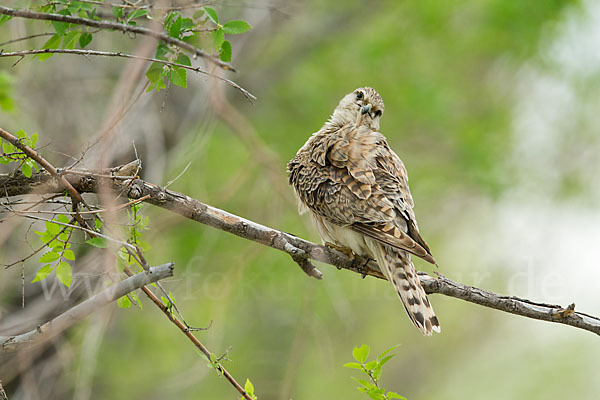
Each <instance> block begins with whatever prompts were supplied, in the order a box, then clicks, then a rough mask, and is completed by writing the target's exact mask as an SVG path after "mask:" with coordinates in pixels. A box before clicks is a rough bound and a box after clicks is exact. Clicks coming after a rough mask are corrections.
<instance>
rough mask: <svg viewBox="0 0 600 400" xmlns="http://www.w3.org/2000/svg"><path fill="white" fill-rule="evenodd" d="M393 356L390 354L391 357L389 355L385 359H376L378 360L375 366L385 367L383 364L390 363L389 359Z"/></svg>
mask: <svg viewBox="0 0 600 400" xmlns="http://www.w3.org/2000/svg"><path fill="white" fill-rule="evenodd" d="M394 355H395V354H391V355H389V356H387V357H383V358H382V359H381V360H379V359H378V360H377V366H378V367H383V366H384V365H385V363H386V362H388V361H390V359H391V358H392V357H394Z"/></svg>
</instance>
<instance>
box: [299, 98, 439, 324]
mask: <svg viewBox="0 0 600 400" xmlns="http://www.w3.org/2000/svg"><path fill="white" fill-rule="evenodd" d="M383 108H384V106H383V100H382V99H381V96H380V95H379V94H378V93H377V92H376V91H375V90H374V89H372V88H370V87H364V88H359V89H356V90H355V91H354V92H352V93H350V94H348V95H346V96H345V97H344V98H343V99H342V100H341V101H340V103H339V104H338V106H337V108H336V109H335V110H334V111H333V114H332V115H331V117H330V118H329V121H327V122H326V123H325V125H323V127H322V128H321V129H320V130H319V131H318V132H316V133H315V134H313V135H312V136H311V137H310V138H309V139H308V141H307V142H306V144H304V146H302V148H300V150H298V153H297V154H296V157H294V158H293V159H292V160H291V161H290V162H289V163H288V172H289V174H290V184H291V185H292V186H293V187H294V191H295V193H296V196H297V197H298V200H299V208H300V212H301V213H303V212H305V211H309V213H310V215H311V217H312V220H313V222H314V223H315V225H316V227H317V229H318V231H319V233H320V234H321V237H322V238H323V241H324V242H325V243H326V244H327V245H329V246H330V247H333V248H336V249H338V250H342V251H346V252H347V253H349V254H350V255H351V254H352V252H353V253H354V254H358V255H361V256H366V257H369V258H372V259H375V260H376V261H377V264H378V265H379V267H380V268H381V270H382V272H383V273H384V275H385V276H386V277H387V279H388V280H389V281H390V282H391V283H392V285H394V288H395V289H396V292H397V293H398V296H400V300H402V304H403V305H404V308H405V309H406V312H407V313H408V316H409V317H410V320H411V321H412V323H413V324H414V325H415V326H416V327H417V328H418V329H419V330H420V331H421V332H422V333H423V334H425V335H431V333H432V331H436V332H440V324H439V322H438V319H437V317H436V316H435V314H434V312H433V308H432V307H431V304H430V303H429V300H428V299H427V296H426V294H425V291H424V290H423V287H422V286H421V283H420V282H419V278H418V277H417V273H416V271H415V267H414V265H413V263H412V260H411V258H410V254H414V255H416V256H419V257H421V258H423V259H424V260H427V261H429V262H430V263H432V264H435V260H434V259H433V256H432V255H431V251H430V250H429V247H427V244H426V243H425V241H424V240H423V238H422V237H421V235H420V234H419V229H418V227H417V220H416V218H415V213H414V211H413V206H414V204H413V199H412V196H411V194H410V190H409V188H408V176H407V173H406V168H405V167H404V164H403V163H402V161H401V160H400V158H399V157H398V156H397V155H396V153H394V151H393V150H392V149H390V147H389V145H388V144H387V141H386V139H385V137H384V136H383V135H382V134H381V133H380V132H379V120H380V119H381V116H382V114H383Z"/></svg>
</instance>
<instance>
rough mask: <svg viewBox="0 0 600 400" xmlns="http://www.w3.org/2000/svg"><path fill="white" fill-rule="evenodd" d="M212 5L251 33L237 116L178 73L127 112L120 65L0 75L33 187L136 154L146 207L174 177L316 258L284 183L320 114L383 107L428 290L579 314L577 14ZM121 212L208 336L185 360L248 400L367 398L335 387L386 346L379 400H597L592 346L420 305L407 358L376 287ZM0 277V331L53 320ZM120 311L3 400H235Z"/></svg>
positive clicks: (45, 359) (582, 178)
mask: <svg viewBox="0 0 600 400" xmlns="http://www.w3.org/2000/svg"><path fill="white" fill-rule="evenodd" d="M214 6H215V7H216V8H217V10H218V11H219V13H220V15H221V16H222V18H225V19H245V20H247V21H249V22H250V23H251V24H252V25H253V26H254V29H253V30H252V31H251V32H249V33H248V34H245V35H241V36H239V37H236V38H234V41H233V49H234V53H233V64H234V65H235V66H236V67H237V68H238V70H239V72H238V73H236V74H229V75H228V77H230V78H232V79H234V80H235V81H236V82H238V83H240V84H241V85H242V86H244V87H245V88H247V89H248V90H250V91H251V92H252V93H253V94H255V95H256V96H257V98H258V99H257V100H256V102H255V103H254V104H250V103H249V102H248V101H247V100H246V99H245V98H244V97H243V96H242V95H241V94H240V93H239V92H236V91H235V90H233V89H231V88H229V87H227V86H225V85H223V84H221V83H215V82H214V81H213V80H211V79H207V78H206V77H202V76H195V75H192V74H190V75H189V87H188V88H187V89H183V88H179V87H170V88H169V89H168V90H166V91H161V92H160V93H156V92H153V93H144V94H142V95H141V96H140V97H139V98H138V97H137V93H138V91H139V88H140V87H142V86H143V84H144V80H145V78H144V76H143V74H144V71H145V69H144V68H145V66H141V67H140V66H139V65H138V63H136V62H134V61H128V60H121V59H114V58H104V59H101V58H95V59H86V58H83V57H75V56H53V57H52V58H50V59H49V60H47V61H45V62H43V63H42V62H40V61H38V60H36V59H33V58H30V59H24V60H22V61H21V62H20V63H18V64H17V65H16V66H14V67H11V65H12V63H13V62H14V59H12V60H6V59H2V60H0V69H1V70H0V91H2V92H3V93H8V95H9V97H11V98H12V99H13V102H12V104H9V103H3V104H4V105H3V109H2V110H1V111H0V123H1V125H2V127H3V128H5V129H7V130H9V131H11V132H15V131H16V130H18V129H24V130H25V131H26V132H27V133H29V134H31V133H33V132H38V133H39V136H40V142H39V143H40V145H43V146H46V147H44V149H43V154H44V156H46V157H47V158H48V159H50V160H51V161H52V162H53V163H54V164H55V165H67V164H68V163H70V162H72V160H71V159H70V158H69V157H68V156H66V155H70V156H72V157H79V155H80V154H81V152H82V150H84V149H85V148H86V146H87V145H88V144H89V143H91V142H93V141H94V140H95V139H96V138H98V137H99V135H101V134H105V133H106V132H107V131H110V133H109V134H108V140H105V141H103V142H102V143H101V144H100V145H97V146H96V147H93V148H92V149H90V151H89V152H88V153H87V155H86V158H85V159H84V163H85V165H86V166H89V167H93V166H94V165H97V163H98V162H99V160H104V162H105V163H107V164H110V165H117V164H120V163H125V162H128V161H131V160H132V159H133V158H134V157H135V154H134V150H133V142H135V147H136V149H137V152H138V154H139V156H140V158H141V159H142V161H143V166H144V169H143V177H144V178H145V179H147V180H149V181H152V182H154V183H157V184H166V183H167V182H168V181H170V180H172V179H173V178H175V177H176V176H177V175H179V174H180V172H181V171H182V170H183V169H184V168H185V166H186V165H187V164H188V163H189V162H191V165H190V167H189V169H188V170H187V171H186V173H184V174H183V175H182V176H181V177H180V178H179V179H178V180H177V181H176V182H174V183H173V184H172V185H171V187H170V188H171V189H173V190H177V191H180V192H183V193H186V194H188V195H189V196H191V197H195V198H197V199H199V200H201V201H203V202H206V203H208V204H211V205H214V206H216V207H219V208H222V209H224V210H227V211H229V212H232V213H235V214H237V215H241V216H244V217H246V218H248V219H251V220H254V221H256V222H259V223H262V224H265V225H268V226H271V227H274V228H278V229H281V230H284V231H286V232H292V233H294V234H296V235H298V236H301V237H303V238H307V239H309V240H313V241H318V240H319V238H318V234H317V232H316V230H315V229H314V228H313V227H312V226H311V225H310V221H309V219H308V217H306V216H304V217H302V216H299V215H298V213H297V210H296V204H295V201H294V199H293V196H292V192H291V189H290V188H289V187H288V186H287V181H286V173H285V164H286V162H287V160H289V159H290V158H292V157H293V155H294V154H295V152H296V150H297V149H298V148H299V147H300V146H301V145H302V144H303V143H304V142H305V141H306V139H307V138H308V136H309V135H310V134H311V133H312V132H314V131H316V130H318V129H319V128H320V126H321V125H322V124H323V122H324V121H325V120H326V119H327V118H328V116H329V114H330V113H331V111H332V110H333V108H334V107H335V106H336V104H337V102H338V101H339V99H340V98H341V97H342V96H343V95H345V94H346V93H348V92H350V91H352V90H354V89H355V88H356V87H360V86H367V85H368V86H372V87H374V88H375V89H377V90H378V91H379V93H380V94H381V95H382V97H383V99H384V101H385V104H386V112H385V115H384V116H383V119H382V127H381V129H382V132H383V133H384V134H385V135H386V136H387V138H388V140H389V142H390V144H391V146H392V147H393V148H394V149H395V150H396V152H397V153H398V154H399V155H400V157H401V158H402V159H403V160H404V162H405V164H406V165H407V168H408V171H409V176H410V183H411V190H412V194H413V197H414V199H415V202H416V209H415V211H416V214H417V218H418V220H419V224H420V228H421V232H422V234H423V236H424V237H425V238H426V240H427V241H428V243H429V244H430V247H431V248H432V250H433V253H434V254H435V256H436V259H437V260H438V262H439V264H440V268H439V272H441V273H442V274H444V275H446V276H448V277H449V278H451V279H454V280H458V281H460V282H463V283H465V284H470V285H475V286H478V287H481V288H484V289H487V290H492V291H496V292H499V293H503V294H508V295H518V296H521V297H527V298H530V299H532V300H538V301H544V302H549V303H560V304H563V305H566V304H569V303H571V302H575V303H576V305H577V309H578V310H580V311H584V312H588V313H591V314H596V315H597V314H600V297H599V296H598V284H597V282H598V281H599V279H600V268H599V267H600V265H599V261H598V260H600V185H599V183H600V182H599V179H598V171H600V156H599V151H600V135H599V127H600V120H599V119H598V115H599V114H598V109H599V108H598V107H599V106H600V91H599V90H598V89H600V56H599V54H600V53H598V51H597V49H598V48H599V47H600V3H598V2H595V1H593V0H588V1H578V2H576V1H564V0H546V1H527V2H513V1H506V0H482V1H458V0H451V1H435V0H421V1H407V0H403V1H392V0H390V1H369V2H365V1H354V0H348V1H344V2H339V1H332V0H329V1H324V0H318V1H313V0H303V1H293V2H292V1H290V2H286V1H277V0H272V1H263V0H256V1H247V2H229V1H228V2H223V3H220V2H216V3H215V4H214ZM41 29H42V31H43V28H41ZM38 31H40V25H39V24H33V23H31V22H27V21H23V20H19V19H13V20H11V21H10V22H8V23H7V24H5V25H4V26H2V28H0V41H2V42H3V41H7V40H10V39H11V38H15V37H19V36H25V35H27V34H31V33H35V32H38ZM43 42H44V39H37V40H34V41H33V42H25V43H18V44H15V45H12V47H9V46H6V47H5V49H9V48H10V49H26V48H34V47H35V46H38V48H39V46H41V44H43ZM90 47H91V48H94V49H99V50H113V49H122V50H124V51H128V52H140V53H139V54H145V53H144V52H147V53H149V54H152V53H153V48H152V46H148V44H147V43H146V41H144V39H143V38H134V39H132V38H130V37H128V36H124V35H122V34H118V33H104V34H102V35H97V36H96V37H95V38H94V41H93V42H92V44H91V45H90ZM215 72H218V71H215ZM134 100H135V101H134ZM11 106H12V107H11ZM124 110H125V111H126V112H124ZM117 120H118V122H116V123H114V121H117ZM113 125H114V126H113ZM143 212H144V213H145V214H146V215H148V216H149V217H150V224H149V230H148V231H147V232H146V233H145V240H146V241H147V242H149V243H150V244H151V246H152V248H151V250H150V251H148V252H147V257H148V259H149V261H150V262H151V263H152V264H159V263H164V262H168V261H174V262H175V263H176V276H175V277H174V278H173V279H170V280H168V281H167V282H165V286H166V287H167V288H168V289H169V290H171V291H172V293H173V294H174V295H175V298H176V300H177V303H178V306H179V308H180V310H181V311H182V312H183V314H184V316H185V317H186V320H187V321H188V322H189V323H190V324H191V325H194V326H206V325H208V324H209V323H210V322H211V321H212V325H211V327H210V329H209V330H207V331H204V332H199V333H198V336H199V338H200V340H201V341H203V342H204V343H205V344H206V345H207V346H208V347H209V348H210V349H211V350H212V351H213V352H215V353H217V354H222V353H224V352H225V351H226V350H227V349H230V350H229V358H230V359H231V361H229V362H226V367H227V368H228V369H229V371H230V372H231V373H232V374H233V375H234V376H235V377H237V378H238V380H240V381H244V380H245V378H246V377H249V378H250V379H251V380H252V382H253V383H254V385H255V388H256V392H257V394H258V396H259V398H260V399H265V400H267V399H286V400H287V399H294V400H305V399H364V398H367V396H366V395H364V394H361V393H358V392H357V391H356V389H355V387H356V383H355V382H354V381H352V379H351V376H357V374H356V373H355V371H353V370H350V369H347V368H343V367H342V365H343V364H344V363H345V362H348V361H351V351H352V348H353V347H354V346H357V345H361V344H363V343H365V344H369V345H370V346H371V348H372V349H373V351H374V352H381V351H383V350H385V349H387V348H388V347H390V346H392V345H395V344H400V347H398V348H397V349H396V350H395V353H396V357H395V358H393V359H392V361H390V362H389V363H388V364H387V366H386V368H385V370H384V373H383V378H382V385H383V386H384V387H386V388H387V389H388V390H393V391H395V392H398V393H400V394H402V395H404V396H406V397H408V398H409V399H441V398H445V399H458V398H467V399H469V398H485V399H506V398H513V399H525V398H526V399H547V398H576V399H595V398H597V397H598V393H600V380H599V379H598V376H597V375H598V367H599V366H600V365H599V361H598V360H599V359H600V347H599V346H598V338H597V337H595V336H594V335H593V334H592V333H589V332H585V331H581V330H577V329H574V328H571V327H566V326H562V325H558V324H550V323H545V322H540V321H534V320H529V319H526V318H522V317H517V316H513V315H509V314H505V313H501V312H498V311H494V310H490V309H486V308H482V307H479V306H476V305H473V304H470V303H465V302H463V301H460V300H457V299H453V298H447V297H443V296H440V295H432V296H431V300H432V303H433V306H434V308H435V310H436V313H437V314H438V316H439V319H440V321H441V324H442V334H441V335H436V336H434V337H432V338H424V337H422V336H421V335H420V334H419V332H418V331H417V330H416V329H414V328H413V327H412V326H411V324H410V322H409V320H408V318H407V317H406V315H405V313H404V310H403V308H402V306H401V303H400V302H399V301H398V300H397V299H396V297H395V295H394V293H393V290H392V288H391V287H390V286H389V284H387V283H386V282H384V281H380V280H376V279H373V278H366V279H364V280H363V279H361V278H360V276H358V275H356V274H353V273H351V272H348V271H337V270H336V269H335V268H333V267H330V266H327V265H322V266H321V267H320V268H321V270H322V271H323V272H324V279H323V280H322V281H316V280H312V279H308V278H307V277H306V276H305V275H304V274H303V273H302V272H301V271H300V270H299V268H298V267H297V266H296V264H294V263H293V262H292V261H291V260H290V258H289V256H287V255H285V254H282V253H279V252H277V251H275V250H272V249H269V248H266V247H263V246H260V245H258V244H256V243H253V242H249V241H246V240H243V239H240V238H237V237H234V236H232V235H229V234H227V233H224V232H221V231H218V230H215V229H212V228H210V227H206V226H203V225H200V224H197V223H193V222H191V221H189V220H185V219H183V218H180V217H178V216H176V215H174V214H172V213H169V212H166V211H164V210H161V209H157V208H153V207H151V206H145V207H144V208H143ZM27 227H28V225H26V224H23V225H17V226H11V229H10V233H9V234H4V235H3V234H0V236H1V239H2V241H3V244H2V247H0V258H2V262H3V263H5V262H12V261H13V260H15V259H18V258H19V257H22V256H23V255H26V254H27V251H28V247H27V245H26V238H28V237H29V239H31V240H33V239H34V238H35V235H32V234H31V233H29V234H28V233H27ZM0 229H2V230H4V229H5V228H2V227H1V226H0ZM5 232H8V231H5ZM415 263H416V264H417V267H418V268H419V269H422V270H424V271H427V272H432V269H431V268H430V266H429V265H426V264H425V263H423V262H420V260H416V261H415ZM77 268H83V266H82V265H81V266H80V265H78V264H75V265H74V269H75V270H77ZM36 270H37V265H36V263H35V262H31V263H28V264H26V265H25V270H24V271H25V281H26V282H29V281H30V280H31V279H32V278H33V276H35V273H36ZM0 274H1V276H2V278H1V279H0V318H1V319H0V328H4V329H9V328H14V327H20V328H23V329H22V330H25V329H30V328H32V327H33V326H35V324H36V323H39V322H40V321H38V320H37V319H36V318H38V319H40V318H42V316H45V318H46V319H48V316H52V315H55V314H56V313H58V312H60V306H59V305H53V306H52V307H50V308H49V309H47V310H46V311H45V314H43V315H38V314H35V313H34V311H32V308H36V307H39V308H37V310H40V309H44V301H43V299H42V300H39V299H37V300H36V302H34V301H32V302H29V300H28V298H27V297H26V299H25V301H26V307H25V310H23V311H21V310H20V309H19V308H20V305H21V276H20V275H21V270H20V269H19V268H12V269H8V270H4V269H1V270H0ZM30 286H34V285H33V284H31V285H29V284H27V290H28V292H27V293H32V294H31V296H34V294H35V293H36V291H35V290H36V289H35V288H31V287H30ZM38 291H39V289H38ZM142 302H143V303H144V304H146V306H145V307H144V308H143V310H139V309H137V308H130V309H126V310H123V309H117V308H116V306H115V307H110V308H109V309H107V310H103V311H101V312H98V313H97V314H95V315H93V316H92V317H90V318H88V319H86V320H85V321H84V322H83V323H80V324H78V325H77V326H75V327H73V328H72V329H70V330H69V331H68V332H66V333H65V335H64V336H63V337H61V338H59V339H57V340H56V341H55V342H54V343H53V344H52V345H51V346H49V347H47V348H46V349H45V350H44V352H43V353H42V354H38V355H36V357H35V358H33V361H32V360H29V359H25V360H19V359H18V358H17V359H11V361H10V362H8V361H7V362H5V363H4V365H0V379H2V380H3V382H4V386H5V388H7V390H8V392H9V394H10V395H11V397H10V398H11V399H35V398H44V399H49V398H52V399H66V398H75V399H132V398H133V399H142V398H143V399H165V398H168V399H175V398H176V399H201V398H202V399H206V398H209V399H231V398H235V397H236V392H235V391H233V389H232V388H231V387H230V386H229V385H228V384H227V382H226V381H225V380H224V379H222V378H219V377H217V376H216V374H215V373H214V371H212V370H211V369H209V368H207V366H206V361H204V360H203V359H202V358H201V357H199V355H198V354H197V352H196V351H195V350H194V349H193V347H192V346H191V344H190V343H189V342H188V341H187V340H186V339H185V338H184V337H183V335H181V334H180V333H179V332H177V330H176V329H175V328H174V327H173V326H172V325H171V324H169V323H168V322H167V321H166V320H165V318H164V317H163V316H162V315H160V313H159V312H158V310H156V309H155V308H153V307H152V306H151V305H150V304H148V303H147V300H146V299H142ZM53 304H54V303H53ZM28 312H29V313H30V314H27V313H28ZM19 316H26V318H25V317H24V319H23V318H22V319H20V320H19V319H18V318H19ZM2 320H4V322H2ZM16 320H19V321H21V322H19V324H16V323H15V322H14V321H16ZM23 321H24V322H23ZM36 321H37V322H36ZM0 332H1V331H0ZM27 360H29V361H27Z"/></svg>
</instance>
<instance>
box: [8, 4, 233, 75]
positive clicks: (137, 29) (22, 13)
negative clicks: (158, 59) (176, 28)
mask: <svg viewBox="0 0 600 400" xmlns="http://www.w3.org/2000/svg"><path fill="white" fill-rule="evenodd" d="M0 14H4V15H11V16H13V17H21V18H27V19H38V20H44V21H57V22H67V23H70V24H78V25H85V26H91V27H94V28H101V29H115V30H118V31H121V32H125V33H129V32H131V33H135V34H140V35H146V36H151V37H154V38H156V39H158V40H160V41H161V42H164V43H166V44H172V45H175V46H177V47H180V48H182V49H185V50H187V51H189V52H190V53H192V54H193V55H195V56H198V57H202V58H205V59H206V60H209V61H210V62H212V63H213V64H216V65H218V66H219V67H221V68H223V69H225V70H229V71H235V70H234V69H233V68H232V67H231V65H229V64H228V63H225V62H223V61H221V60H219V59H218V58H216V57H214V56H211V55H210V54H208V53H206V52H205V51H203V50H201V49H199V48H197V47H195V46H193V45H191V44H189V43H186V42H184V41H183V40H179V39H176V38H173V37H171V36H169V35H168V34H167V33H166V32H157V31H153V30H152V29H148V28H145V27H143V26H134V25H127V24H121V23H118V22H110V21H96V20H93V19H88V18H80V17H74V16H71V15H61V14H51V13H39V12H34V11H29V10H15V9H13V8H8V7H0Z"/></svg>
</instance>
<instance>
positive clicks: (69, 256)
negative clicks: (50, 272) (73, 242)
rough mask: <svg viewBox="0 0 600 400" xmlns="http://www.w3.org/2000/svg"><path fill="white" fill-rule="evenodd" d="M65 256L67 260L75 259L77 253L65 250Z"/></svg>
mask: <svg viewBox="0 0 600 400" xmlns="http://www.w3.org/2000/svg"><path fill="white" fill-rule="evenodd" d="M63 257H64V258H66V259H67V260H71V261H73V260H75V253H73V250H65V252H64V253H63Z"/></svg>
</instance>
